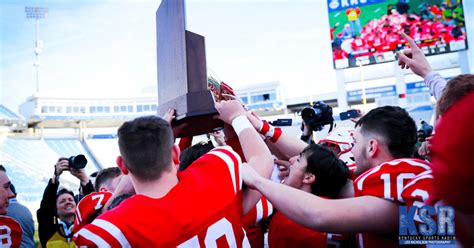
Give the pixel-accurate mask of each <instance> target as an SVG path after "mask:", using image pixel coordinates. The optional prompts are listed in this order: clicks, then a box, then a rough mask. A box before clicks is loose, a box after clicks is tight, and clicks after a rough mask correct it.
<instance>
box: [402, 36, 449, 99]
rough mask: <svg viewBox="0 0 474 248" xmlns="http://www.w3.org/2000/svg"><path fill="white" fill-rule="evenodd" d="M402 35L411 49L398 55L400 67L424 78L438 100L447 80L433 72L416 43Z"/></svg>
mask: <svg viewBox="0 0 474 248" xmlns="http://www.w3.org/2000/svg"><path fill="white" fill-rule="evenodd" d="M401 35H402V37H403V38H404V39H406V40H407V41H408V43H409V44H410V49H406V50H404V51H403V52H399V53H398V65H400V67H401V68H402V69H405V68H406V69H411V70H412V71H413V73H415V74H416V75H418V76H420V77H422V78H423V79H424V80H425V84H426V86H428V88H429V89H430V93H431V94H432V95H433V96H434V97H435V99H436V100H438V99H439V98H440V97H441V94H442V93H443V89H444V88H445V87H446V80H445V79H444V78H443V77H442V76H441V75H440V74H439V73H437V72H435V71H433V69H432V68H431V65H430V63H429V62H428V60H427V59H426V57H425V54H424V53H423V51H422V50H421V49H420V48H419V47H418V46H417V45H416V43H415V41H414V40H413V39H412V38H410V36H408V35H407V34H405V33H402V34H401Z"/></svg>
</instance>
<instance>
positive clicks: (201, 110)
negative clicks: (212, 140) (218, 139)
mask: <svg viewBox="0 0 474 248" xmlns="http://www.w3.org/2000/svg"><path fill="white" fill-rule="evenodd" d="M214 102H215V101H214V97H213V95H212V93H211V92H210V91H209V90H203V91H198V92H191V93H187V94H185V95H182V96H179V97H177V98H175V99H173V100H171V101H168V102H166V103H164V104H161V105H160V106H158V115H159V116H161V117H162V116H164V114H165V113H166V111H168V109H170V108H173V109H175V110H176V119H174V120H173V122H172V123H171V126H172V127H173V132H174V133H175V136H176V135H177V136H176V137H191V136H195V135H200V134H205V133H210V132H212V131H213V129H215V128H219V127H223V126H224V123H223V122H222V121H221V120H219V119H216V118H215V116H216V115H218V114H219V113H218V112H217V110H216V109H215V107H214Z"/></svg>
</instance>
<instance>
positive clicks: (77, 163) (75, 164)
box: [67, 154, 87, 169]
mask: <svg viewBox="0 0 474 248" xmlns="http://www.w3.org/2000/svg"><path fill="white" fill-rule="evenodd" d="M67 161H68V162H69V168H74V169H83V168H84V167H86V164H87V159H86V156H84V155H82V154H79V155H76V156H71V157H69V158H68V159H67Z"/></svg>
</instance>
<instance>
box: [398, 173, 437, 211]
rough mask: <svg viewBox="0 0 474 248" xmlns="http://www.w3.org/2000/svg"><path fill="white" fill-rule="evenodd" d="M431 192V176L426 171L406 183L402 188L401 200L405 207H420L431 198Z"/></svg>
mask: <svg viewBox="0 0 474 248" xmlns="http://www.w3.org/2000/svg"><path fill="white" fill-rule="evenodd" d="M432 192H433V175H432V174H431V171H426V172H423V173H420V174H419V175H418V176H416V177H415V178H413V179H412V180H411V181H410V182H408V183H407V185H406V186H405V187H404V188H403V192H402V198H403V200H404V201H405V204H406V205H407V206H417V207H422V206H424V205H425V203H426V202H427V201H428V199H430V198H432ZM434 203H435V202H434ZM434 203H433V204H432V205H434Z"/></svg>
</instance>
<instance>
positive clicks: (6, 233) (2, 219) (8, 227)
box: [0, 215, 23, 248]
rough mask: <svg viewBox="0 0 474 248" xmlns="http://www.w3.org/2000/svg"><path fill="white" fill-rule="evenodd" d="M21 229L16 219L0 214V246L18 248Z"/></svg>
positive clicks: (21, 233)
mask: <svg viewBox="0 0 474 248" xmlns="http://www.w3.org/2000/svg"><path fill="white" fill-rule="evenodd" d="M22 235H23V230H22V229H21V226H20V224H19V223H18V222H16V220H14V219H12V218H10V217H8V216H5V215H0V247H11V248H18V247H20V244H21V236H22Z"/></svg>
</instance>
